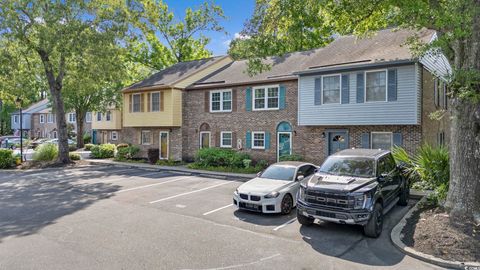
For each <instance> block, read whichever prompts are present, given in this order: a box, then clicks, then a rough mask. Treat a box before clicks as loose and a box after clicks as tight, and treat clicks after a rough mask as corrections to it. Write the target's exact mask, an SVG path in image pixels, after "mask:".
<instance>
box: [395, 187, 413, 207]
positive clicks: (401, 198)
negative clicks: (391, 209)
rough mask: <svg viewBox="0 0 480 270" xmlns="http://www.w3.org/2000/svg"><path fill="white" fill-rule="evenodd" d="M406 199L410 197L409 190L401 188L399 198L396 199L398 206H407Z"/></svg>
mask: <svg viewBox="0 0 480 270" xmlns="http://www.w3.org/2000/svg"><path fill="white" fill-rule="evenodd" d="M408 197H410V188H408V186H406V187H403V188H402V191H400V196H399V198H398V203H397V204H398V205H400V206H406V205H408Z"/></svg>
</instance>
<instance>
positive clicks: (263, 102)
mask: <svg viewBox="0 0 480 270" xmlns="http://www.w3.org/2000/svg"><path fill="white" fill-rule="evenodd" d="M253 90H254V91H253V93H254V98H253V108H254V110H275V109H278V103H279V101H278V99H279V96H278V86H266V87H262V88H254V89H253Z"/></svg>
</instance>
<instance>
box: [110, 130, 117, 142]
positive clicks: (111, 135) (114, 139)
mask: <svg viewBox="0 0 480 270" xmlns="http://www.w3.org/2000/svg"><path fill="white" fill-rule="evenodd" d="M113 134H115V136H113ZM110 139H111V140H112V141H116V140H118V132H116V131H112V132H111V133H110Z"/></svg>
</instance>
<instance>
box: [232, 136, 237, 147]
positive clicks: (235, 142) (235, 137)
mask: <svg viewBox="0 0 480 270" xmlns="http://www.w3.org/2000/svg"><path fill="white" fill-rule="evenodd" d="M232 148H237V133H236V132H232Z"/></svg>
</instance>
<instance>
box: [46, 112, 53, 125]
mask: <svg viewBox="0 0 480 270" xmlns="http://www.w3.org/2000/svg"><path fill="white" fill-rule="evenodd" d="M48 116H52V118H51V119H49V117H48ZM53 117H54V115H53V113H49V114H47V123H50V124H51V123H53ZM50 120H51V121H50Z"/></svg>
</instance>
